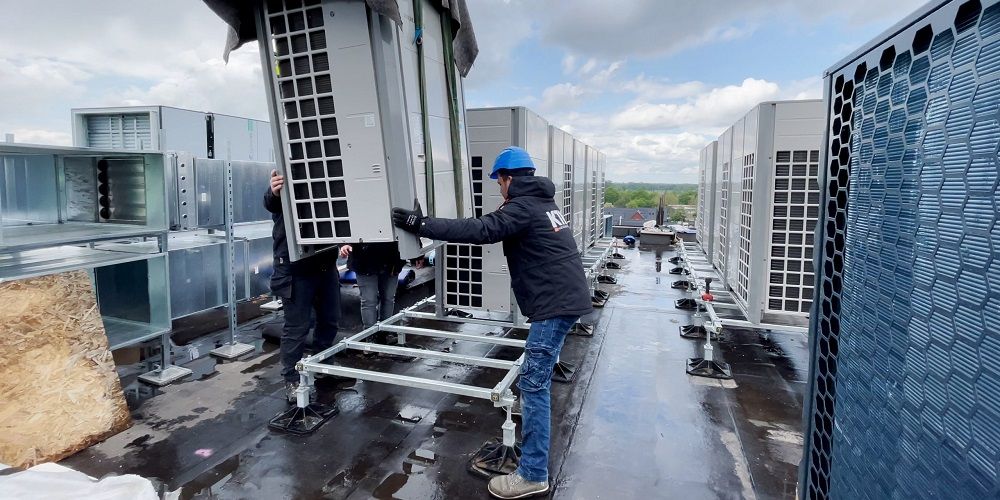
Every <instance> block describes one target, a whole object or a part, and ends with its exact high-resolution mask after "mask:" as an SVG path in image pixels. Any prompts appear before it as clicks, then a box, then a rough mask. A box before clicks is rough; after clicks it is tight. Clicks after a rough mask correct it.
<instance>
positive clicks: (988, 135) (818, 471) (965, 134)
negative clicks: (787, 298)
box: [800, 1, 1000, 499]
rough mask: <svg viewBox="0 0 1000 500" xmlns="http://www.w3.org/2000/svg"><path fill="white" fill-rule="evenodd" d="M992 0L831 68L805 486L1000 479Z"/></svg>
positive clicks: (908, 487)
mask: <svg viewBox="0 0 1000 500" xmlns="http://www.w3.org/2000/svg"><path fill="white" fill-rule="evenodd" d="M989 3H990V4H991V5H990V6H989V8H987V9H985V10H982V6H981V5H980V2H978V1H972V2H964V3H962V4H959V3H958V2H946V3H942V4H941V5H939V6H937V7H935V8H933V9H930V10H929V13H928V14H927V15H926V16H924V17H921V18H919V19H920V20H919V21H918V23H919V24H915V25H912V26H910V27H908V28H903V29H902V30H901V34H900V35H898V36H896V37H895V38H893V39H891V40H889V41H887V42H885V43H882V44H879V45H875V46H874V48H873V49H872V50H871V51H869V52H867V53H865V54H863V55H862V56H861V57H860V58H859V61H856V62H853V63H851V65H850V66H848V67H846V68H844V69H842V70H839V71H837V72H834V73H832V74H831V76H830V77H829V80H828V84H829V85H830V88H829V89H828V90H829V92H830V98H829V101H828V102H827V105H828V106H829V113H830V120H831V121H830V123H829V124H828V126H829V129H827V130H828V132H829V142H828V143H827V145H826V146H827V149H826V151H829V154H828V156H827V157H826V161H825V162H824V165H825V166H826V167H827V168H828V169H829V171H828V177H827V179H828V181H827V182H828V184H827V185H826V186H825V187H826V194H825V195H824V204H823V205H822V206H823V207H824V213H823V217H822V218H821V219H820V224H822V226H821V228H822V231H821V232H820V233H819V234H821V235H822V239H821V240H820V241H819V242H817V243H818V245H817V249H819V251H821V252H822V253H821V255H820V258H819V259H818V260H817V262H818V264H819V265H818V267H817V271H818V273H819V274H818V276H817V278H816V279H817V282H818V287H817V297H818V301H819V302H818V304H817V307H816V308H815V311H814V313H813V329H812V333H811V338H810V347H811V349H812V350H813V353H812V360H811V363H812V367H811V370H810V373H811V375H812V380H811V385H810V391H809V393H808V394H807V396H806V405H807V414H808V415H809V417H808V418H807V420H806V421H807V423H808V428H807V433H806V436H805V444H806V449H805V463H804V466H803V467H802V475H801V481H800V484H801V485H802V486H801V488H802V490H801V496H802V498H810V499H821V498H914V499H918V498H919V499H925V498H997V496H998V493H1000V478H998V467H997V464H998V456H1000V426H998V425H997V422H998V421H1000V370H998V369H997V359H1000V330H998V328H997V325H998V324H1000V252H998V249H1000V231H998V228H1000V225H998V222H997V208H996V200H997V195H996V190H997V185H998V182H1000V174H998V170H997V159H996V152H997V149H998V146H1000V144H998V143H1000V134H998V126H997V121H996V120H997V115H996V110H997V109H998V108H1000V79H997V75H998V74H1000V73H998V70H1000V5H997V4H993V2H989ZM980 13H981V14H982V15H981V16H980ZM991 249H992V250H991Z"/></svg>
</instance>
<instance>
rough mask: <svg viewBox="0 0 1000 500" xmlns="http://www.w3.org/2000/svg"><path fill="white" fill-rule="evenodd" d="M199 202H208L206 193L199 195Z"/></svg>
mask: <svg viewBox="0 0 1000 500" xmlns="http://www.w3.org/2000/svg"><path fill="white" fill-rule="evenodd" d="M201 202H202V203H206V202H208V193H201Z"/></svg>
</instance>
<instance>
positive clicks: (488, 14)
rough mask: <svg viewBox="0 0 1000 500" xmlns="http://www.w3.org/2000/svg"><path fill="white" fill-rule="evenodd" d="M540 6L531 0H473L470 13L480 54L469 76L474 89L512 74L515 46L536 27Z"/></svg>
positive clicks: (468, 85)
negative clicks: (534, 21) (535, 21)
mask: <svg viewBox="0 0 1000 500" xmlns="http://www.w3.org/2000/svg"><path fill="white" fill-rule="evenodd" d="M537 10H538V9H537V7H536V5H535V2H533V1H527V0H473V1H471V2H469V15H470V16H471V17H472V23H473V25H474V26H475V30H476V41H477V42H478V43H479V56H478V57H477V58H476V64H475V65H474V66H473V67H472V71H470V72H469V76H468V78H466V87H467V88H471V89H476V88H480V87H483V86H486V85H488V84H490V83H492V82H494V81H496V80H500V79H503V78H506V77H508V76H510V74H511V68H512V67H513V62H514V56H513V52H514V49H515V48H516V47H517V46H518V45H520V44H521V43H523V42H524V41H525V40H526V39H527V38H528V37H529V36H531V35H532V33H533V32H534V30H535V26H534V23H533V19H534V16H533V15H532V14H534V13H536V11H537Z"/></svg>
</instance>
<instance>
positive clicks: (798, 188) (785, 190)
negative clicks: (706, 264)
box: [704, 100, 823, 326]
mask: <svg viewBox="0 0 1000 500" xmlns="http://www.w3.org/2000/svg"><path fill="white" fill-rule="evenodd" d="M822 108H823V106H822V102H821V101H818V100H815V101H781V102H767V103H762V104H760V105H758V106H756V107H754V108H753V109H752V110H751V111H750V112H749V113H747V115H746V116H744V117H743V118H741V119H740V120H739V121H737V122H736V123H735V124H734V125H733V127H731V128H730V129H727V130H726V132H725V133H723V135H722V136H721V137H720V138H719V141H718V142H719V152H720V154H719V158H718V161H717V163H718V164H719V165H720V167H721V168H720V169H719V173H721V182H720V183H719V186H718V188H717V189H716V192H717V193H718V196H719V202H718V203H717V204H716V206H717V207H718V210H719V214H720V215H719V217H718V220H719V224H718V233H717V234H716V235H715V237H716V242H715V250H714V251H715V253H716V255H714V256H713V258H714V259H715V263H716V266H717V267H718V268H719V270H720V273H721V275H722V276H723V279H724V280H725V282H726V285H727V286H728V287H729V288H730V289H731V290H732V291H733V297H734V299H735V302H736V303H737V304H738V305H739V306H740V308H741V309H742V310H743V312H744V314H745V315H746V317H747V319H748V320H749V321H750V322H752V323H768V324H779V325H780V324H787V325H793V326H798V325H800V324H801V325H805V320H806V318H807V317H808V314H809V310H810V307H811V306H812V296H811V293H810V291H811V290H812V286H813V266H812V258H813V240H814V229H815V225H816V219H817V216H818V205H819V196H820V193H819V184H818V181H817V175H818V170H819V144H820V139H821V132H822V116H823V111H822ZM706 177H707V176H706ZM707 182H708V180H707V178H706V180H705V181H704V184H706V185H707ZM706 201H707V200H706Z"/></svg>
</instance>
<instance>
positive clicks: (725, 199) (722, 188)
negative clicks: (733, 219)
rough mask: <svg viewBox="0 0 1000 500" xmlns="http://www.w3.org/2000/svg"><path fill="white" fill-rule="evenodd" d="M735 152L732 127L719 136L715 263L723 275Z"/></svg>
mask: <svg viewBox="0 0 1000 500" xmlns="http://www.w3.org/2000/svg"><path fill="white" fill-rule="evenodd" d="M732 154H733V129H732V127H730V128H729V129H727V130H726V131H725V132H723V133H722V135H721V136H719V159H718V165H719V166H718V169H719V170H718V176H719V177H718V178H719V184H718V192H719V194H718V198H717V199H718V202H717V205H716V211H717V212H718V214H719V217H718V226H717V228H716V229H715V231H716V239H715V242H716V243H715V255H714V256H713V263H714V264H715V268H716V269H718V270H719V272H720V274H721V276H723V277H725V276H726V264H727V262H728V256H729V213H730V211H729V201H730V200H729V198H730V194H729V191H730V189H729V188H730V185H731V179H730V175H731V171H732V168H731V166H732Z"/></svg>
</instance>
